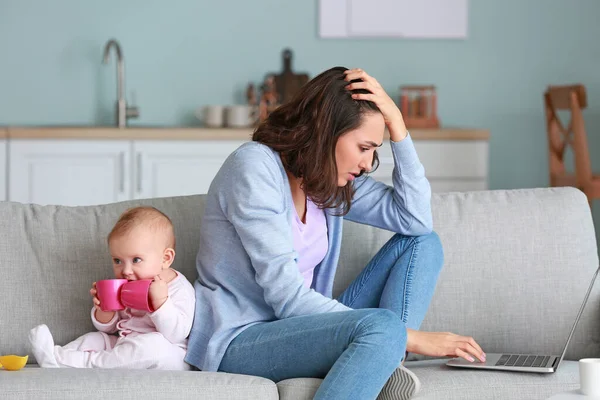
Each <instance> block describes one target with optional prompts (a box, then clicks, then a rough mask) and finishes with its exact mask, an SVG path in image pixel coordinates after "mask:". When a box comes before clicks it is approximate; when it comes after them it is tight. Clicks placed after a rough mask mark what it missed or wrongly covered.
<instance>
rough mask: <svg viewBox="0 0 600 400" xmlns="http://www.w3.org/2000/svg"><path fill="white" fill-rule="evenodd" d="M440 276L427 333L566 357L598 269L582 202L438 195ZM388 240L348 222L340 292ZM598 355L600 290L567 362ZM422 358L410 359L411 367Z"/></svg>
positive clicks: (557, 195) (533, 192) (524, 193)
mask: <svg viewBox="0 0 600 400" xmlns="http://www.w3.org/2000/svg"><path fill="white" fill-rule="evenodd" d="M432 209H433V221H434V230H435V231H436V232H437V233H438V235H439V236H440V239H441V242H442V245H443V246H444V253H445V263H444V269H443V270H442V273H441V275H440V278H439V282H438V285H437V288H436V291H435V294H434V296H433V299H432V302H431V305H430V307H429V310H428V312H427V315H426V317H425V321H424V322H423V325H422V326H421V329H423V330H428V331H451V332H455V333H459V334H464V335H469V336H473V337H474V338H475V339H476V340H477V341H478V343H479V344H480V345H481V346H482V347H483V349H484V351H486V352H489V353H501V352H505V351H510V352H522V353H530V352H536V353H537V352H541V353H551V354H557V353H558V354H560V352H561V351H562V350H563V348H564V344H565V341H566V338H567V337H568V335H569V331H570V330H571V327H572V326H573V322H574V320H575V316H576V314H577V312H578V311H579V308H580V306H581V304H582V301H583V297H584V295H585V292H586V290H587V288H588V286H589V283H590V280H591V279H592V276H593V274H594V272H595V270H596V268H597V267H598V251H597V247H596V236H595V233H594V225H593V221H592V216H591V212H590V207H589V204H588V202H587V198H586V197H585V195H584V194H583V193H582V192H581V191H579V190H577V189H574V188H539V189H520V190H496V191H481V192H469V193H443V194H435V195H434V196H433V198H432ZM390 236H391V233H390V232H385V231H382V230H380V229H375V228H372V227H368V226H364V225H358V224H352V223H346V224H345V225H344V238H343V242H342V252H341V259H340V266H339V268H338V270H337V275H336V280H335V285H334V294H338V293H340V292H341V291H342V290H343V289H344V288H345V287H346V286H347V285H348V284H349V283H350V282H351V281H352V280H353V279H354V277H356V276H357V275H358V274H359V272H360V270H361V269H362V268H363V267H364V266H365V265H366V264H367V263H368V262H369V260H370V259H371V258H372V257H373V256H374V255H375V253H376V252H377V251H378V250H379V249H380V248H381V246H382V245H383V244H384V243H385V241H386V240H387V239H388V238H389V237H390ZM583 357H600V284H598V283H596V285H595V287H594V289H593V291H592V294H591V295H590V299H589V301H588V303H587V307H586V308H585V311H584V314H583V316H582V318H581V320H580V322H579V325H578V326H577V330H576V331H575V334H574V336H573V339H572V341H571V344H570V346H569V349H568V351H567V355H566V358H567V359H570V360H578V359H580V358H583ZM416 358H423V357H420V356H415V355H412V354H411V355H409V358H408V359H409V360H411V359H416Z"/></svg>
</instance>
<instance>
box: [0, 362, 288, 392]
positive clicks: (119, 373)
mask: <svg viewBox="0 0 600 400" xmlns="http://www.w3.org/2000/svg"><path fill="white" fill-rule="evenodd" d="M0 382H2V385H1V386H2V398H5V399H44V400H52V399H57V400H69V399H73V400H80V399H101V400H106V399H111V400H118V399H123V400H131V399H144V400H152V399H156V400H164V399H178V400H185V399H189V400H197V399H211V400H235V399H239V400H254V399H278V398H279V395H278V393H277V386H276V385H275V383H273V382H272V381H270V380H268V379H264V378H259V377H255V376H248V375H237V374H226V373H223V372H218V373H217V372H202V371H185V372H184V371H157V370H128V371H126V373H124V371H123V370H115V369H74V368H73V369H72V368H61V369H54V368H38V367H34V366H31V367H26V368H24V369H22V370H21V371H18V372H8V371H0Z"/></svg>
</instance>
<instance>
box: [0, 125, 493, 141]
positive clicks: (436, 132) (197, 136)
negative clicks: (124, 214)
mask: <svg viewBox="0 0 600 400" xmlns="http://www.w3.org/2000/svg"><path fill="white" fill-rule="evenodd" d="M252 131H253V130H252V129H251V128H246V129H234V128H177V127H173V128H169V127H156V128H153V127H148V128H145V127H135V126H134V127H129V128H124V129H119V128H113V127H90V126H88V127H85V126H82V127H76V126H65V127H59V126H52V127H8V128H0V138H3V137H8V138H9V139H111V140H115V139H123V140H250V137H251V136H252ZM410 134H411V136H412V138H413V140H488V139H489V136H490V134H489V131H487V130H485V129H462V128H442V129H413V130H410ZM3 135H4V136H3Z"/></svg>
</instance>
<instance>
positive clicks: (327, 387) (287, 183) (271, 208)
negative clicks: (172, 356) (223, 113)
mask: <svg viewBox="0 0 600 400" xmlns="http://www.w3.org/2000/svg"><path fill="white" fill-rule="evenodd" d="M386 126H387V130H388V131H389V135H390V140H391V147H392V152H393V156H394V162H395V168H394V172H393V187H390V186H387V185H385V184H383V183H381V182H377V181H375V180H373V179H372V178H370V177H369V176H368V174H366V173H368V172H369V171H371V170H372V168H373V167H374V165H376V164H377V162H378V158H377V152H376V149H377V147H379V146H381V145H382V143H383V140H384V133H385V128H386ZM430 197H431V190H430V186H429V183H428V181H427V179H426V178H425V175H424V169H423V166H422V165H421V163H420V161H419V158H418V157H417V153H416V152H415V148H414V146H413V143H412V140H411V138H410V136H409V134H408V132H407V130H406V127H405V125H404V121H403V119H402V114H401V113H400V110H399V109H398V108H397V107H396V105H395V104H394V102H393V101H392V100H391V99H390V97H389V96H388V95H387V94H386V93H385V91H384V90H383V89H382V88H381V86H380V85H379V83H378V82H377V81H376V80H375V79H374V78H373V77H371V76H369V75H368V74H367V73H366V72H364V71H363V70H360V69H352V70H348V69H346V68H341V67H337V68H332V69H330V70H327V71H325V72H323V73H321V74H320V75H319V76H317V77H315V78H314V79H312V80H311V81H310V82H308V83H307V84H306V85H305V86H304V87H303V88H302V90H301V91H300V92H299V93H298V94H297V95H296V96H295V98H294V99H293V100H292V101H291V102H289V103H287V104H285V105H283V106H281V107H279V108H278V109H276V110H275V111H274V112H273V113H272V114H271V115H270V116H269V117H268V119H267V120H265V121H264V122H263V123H261V124H260V126H259V127H258V128H257V129H256V131H255V132H254V136H253V141H252V142H250V143H246V144H244V145H242V146H241V147H240V148H239V149H237V150H236V151H235V152H234V153H233V154H232V155H231V156H230V157H229V158H228V159H227V161H226V162H225V163H224V164H223V166H222V167H221V170H220V171H219V173H218V174H217V176H216V177H215V179H214V181H213V183H212V185H211V187H210V189H209V191H208V194H207V196H206V208H205V210H204V217H203V221H202V226H201V233H200V248H199V251H198V257H197V269H198V280H197V282H196V283H195V289H196V314H195V320H194V325H193V328H192V332H191V334H190V340H189V347H188V353H187V356H186V361H187V362H188V363H190V364H192V365H194V366H196V367H197V368H199V369H201V370H205V371H226V372H231V373H239V374H248V375H258V376H263V377H266V378H269V379H271V380H273V381H275V382H277V381H280V380H283V379H287V378H295V377H318V378H324V381H323V383H322V384H321V386H320V388H319V389H318V391H317V393H316V395H315V399H350V398H356V399H375V398H376V397H377V396H378V394H379V393H380V392H381V393H383V394H384V397H385V396H386V394H387V395H393V396H394V398H408V397H410V396H411V395H412V394H414V393H415V392H416V391H417V390H418V388H419V385H420V384H419V382H418V380H417V379H416V376H415V375H414V374H413V373H412V372H410V371H408V370H407V369H406V368H404V367H403V366H402V365H401V364H400V363H401V362H402V361H403V359H404V356H405V352H414V353H420V354H426V355H433V356H460V357H464V358H467V359H472V356H474V357H477V358H480V359H483V358H484V357H485V355H484V353H483V351H482V350H481V348H480V347H479V345H478V344H477V343H476V342H475V341H474V340H473V339H472V338H469V337H464V336H459V335H455V334H452V333H436V332H421V331H418V329H419V326H420V324H421V322H422V321H423V318H424V317H425V312H426V310H427V308H428V306H429V303H430V300H431V297H432V295H433V292H434V289H435V285H436V281H437V277H438V275H439V272H440V269H441V268H442V264H443V252H442V246H441V244H440V240H439V238H438V236H437V235H436V234H435V233H433V232H432V221H431V207H430ZM344 218H345V219H348V220H351V221H356V222H359V223H364V224H369V225H373V226H376V227H379V228H383V229H387V230H390V231H393V232H395V233H396V235H394V236H393V237H392V238H391V239H390V240H389V241H388V242H387V243H386V244H385V245H384V246H383V248H382V249H381V250H380V251H379V252H378V253H377V255H376V256H375V257H374V258H373V259H372V260H371V261H370V262H369V264H368V265H367V266H366V267H365V268H364V270H363V271H362V273H361V274H360V275H359V276H358V277H357V278H356V279H355V280H354V282H352V284H351V285H350V286H349V287H348V288H347V289H346V291H345V292H344V293H342V295H341V296H340V297H339V298H338V299H336V300H334V299H332V298H331V292H332V286H333V278H334V275H335V270H336V267H337V264H338V259H339V253H340V247H341V240H342V222H343V219H344ZM390 376H391V377H392V378H391V379H390ZM388 380H389V382H388ZM386 382H388V384H387V385H386ZM384 385H386V386H385V388H384ZM394 388H395V389H394ZM382 389H383V391H382ZM394 391H395V392H394ZM398 391H399V392H398ZM392 392H393V393H392Z"/></svg>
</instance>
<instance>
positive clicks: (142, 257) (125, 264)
mask: <svg viewBox="0 0 600 400" xmlns="http://www.w3.org/2000/svg"><path fill="white" fill-rule="evenodd" d="M108 246H109V248H110V255H111V257H112V262H113V271H114V273H115V277H116V278H118V279H127V280H130V281H136V280H139V279H153V278H154V277H155V276H156V275H158V274H160V273H161V271H163V269H165V268H168V265H166V264H164V262H163V261H164V254H165V239H164V236H163V235H160V234H156V233H155V232H152V231H150V230H148V229H145V228H144V227H136V228H134V229H133V230H132V231H131V232H129V233H127V234H125V235H123V236H121V237H116V238H113V239H112V240H111V241H110V243H109V244H108ZM163 265H165V267H164V268H163Z"/></svg>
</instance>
